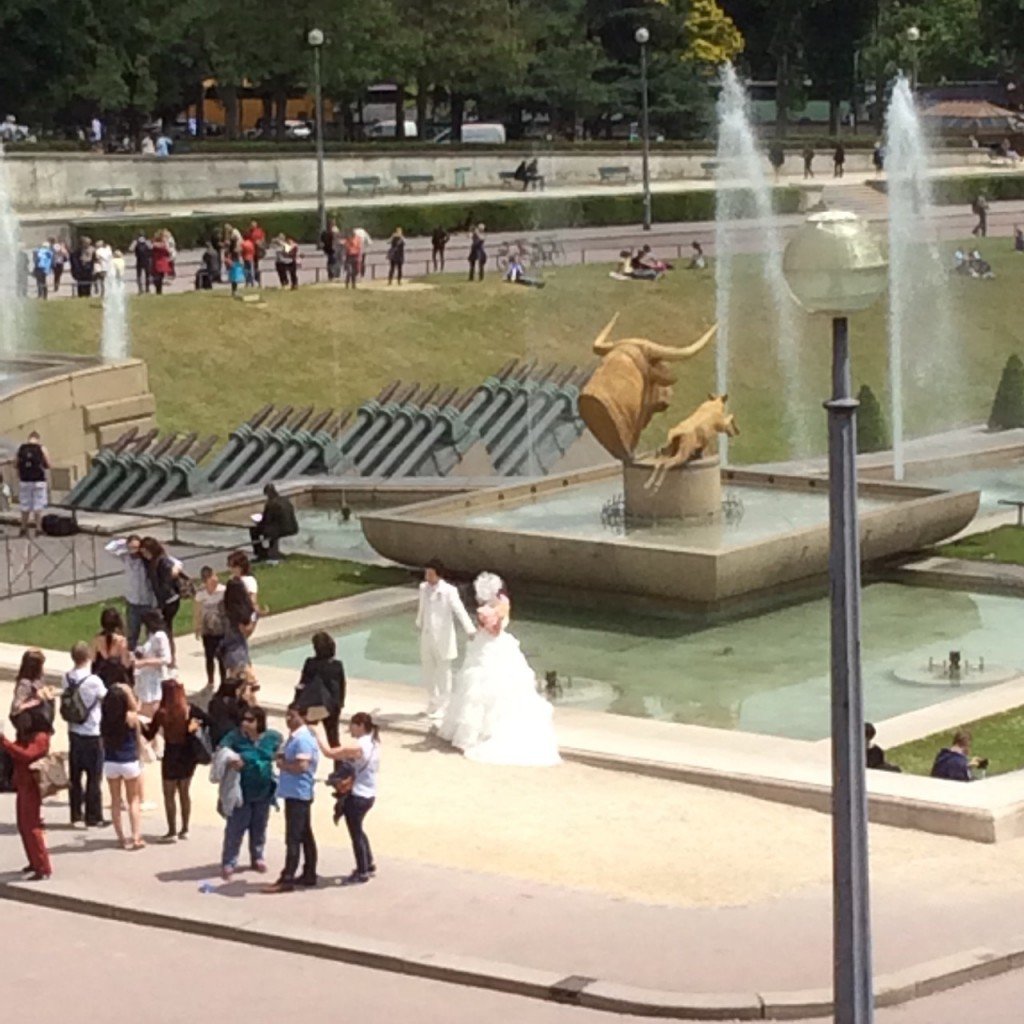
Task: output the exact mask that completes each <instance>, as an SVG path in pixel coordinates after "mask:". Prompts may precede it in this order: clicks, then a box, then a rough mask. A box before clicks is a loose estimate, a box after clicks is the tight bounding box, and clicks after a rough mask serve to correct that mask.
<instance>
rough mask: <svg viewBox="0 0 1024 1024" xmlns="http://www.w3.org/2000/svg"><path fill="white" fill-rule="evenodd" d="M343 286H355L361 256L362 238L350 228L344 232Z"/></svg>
mask: <svg viewBox="0 0 1024 1024" xmlns="http://www.w3.org/2000/svg"><path fill="white" fill-rule="evenodd" d="M344 245H345V287H346V288H355V286H356V281H357V280H358V278H359V270H360V266H361V264H362V258H363V240H362V239H361V238H360V237H359V236H358V235H357V234H356V233H355V232H354V231H353V230H352V229H351V228H350V229H349V230H348V231H346V232H345V243H344Z"/></svg>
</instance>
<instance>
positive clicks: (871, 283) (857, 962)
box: [783, 210, 886, 1024]
mask: <svg viewBox="0 0 1024 1024" xmlns="http://www.w3.org/2000/svg"><path fill="white" fill-rule="evenodd" d="M783 271H784V273H785V276H786V281H787V283H788V285H789V288H790V291H791V292H792V294H793V297H794V298H795V299H796V301H797V302H798V303H799V304H800V305H801V306H803V308H804V309H806V310H807V311H808V312H810V313H824V314H827V315H829V316H830V317H831V318H832V397H831V399H830V400H829V401H827V402H826V403H825V408H826V409H827V410H828V461H829V534H830V547H829V590H830V596H831V646H832V673H831V681H832V688H831V689H832V893H833V896H832V915H833V916H832V922H833V923H832V933H833V951H832V959H833V1003H834V1008H835V1010H834V1020H835V1022H836V1024H871V1021H872V1019H873V1013H874V998H873V994H872V981H871V917H870V904H869V898H868V807H867V790H866V780H865V755H864V709H863V695H862V689H861V674H860V538H859V530H858V525H857V465H856V427H857V420H856V413H857V404H858V403H857V401H856V400H855V399H854V398H853V396H852V394H851V385H850V349H849V329H848V328H849V324H848V320H847V317H848V315H849V314H851V313H855V312H859V311H860V310H863V309H867V308H868V307H869V306H871V305H872V304H873V303H874V302H875V300H876V299H877V298H878V297H879V295H881V293H882V292H883V291H884V289H885V284H886V261H885V257H884V256H883V255H882V252H881V249H880V248H879V246H878V243H877V242H876V241H875V240H874V238H873V237H872V236H871V234H870V231H869V229H868V227H867V225H866V224H865V223H864V221H862V220H861V219H860V218H859V217H857V216H856V215H855V214H852V213H846V212H843V211H840V210H830V211H827V212H825V213H820V214H815V215H813V216H812V217H810V218H809V219H808V221H807V223H806V225H805V226H804V227H803V228H802V229H801V230H800V231H799V232H798V233H797V234H796V235H795V236H794V237H793V239H792V240H791V241H790V243H789V245H788V246H787V247H786V252H785V256H784V257H783Z"/></svg>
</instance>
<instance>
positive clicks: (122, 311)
mask: <svg viewBox="0 0 1024 1024" xmlns="http://www.w3.org/2000/svg"><path fill="white" fill-rule="evenodd" d="M100 355H101V356H102V358H103V361H104V362H107V363H116V362H121V361H123V360H125V359H127V358H128V307H127V303H126V301H125V290H124V261H123V260H121V259H117V260H115V261H114V268H113V269H112V270H111V272H110V273H109V274H107V279H106V282H105V287H104V293H103V333H102V335H101V336H100Z"/></svg>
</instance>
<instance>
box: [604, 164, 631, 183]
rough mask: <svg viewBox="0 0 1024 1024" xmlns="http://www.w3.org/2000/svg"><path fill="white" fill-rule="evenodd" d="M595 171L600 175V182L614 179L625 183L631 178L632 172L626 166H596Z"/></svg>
mask: <svg viewBox="0 0 1024 1024" xmlns="http://www.w3.org/2000/svg"><path fill="white" fill-rule="evenodd" d="M597 173H598V174H599V175H600V176H601V182H602V184H604V183H605V182H609V181H615V180H616V179H621V180H622V181H623V182H627V183H628V182H630V181H632V180H633V172H632V171H631V170H630V169H629V168H628V167H598V169H597Z"/></svg>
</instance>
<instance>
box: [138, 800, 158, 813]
mask: <svg viewBox="0 0 1024 1024" xmlns="http://www.w3.org/2000/svg"><path fill="white" fill-rule="evenodd" d="M139 810H140V811H155V810H156V804H155V803H153V801H152V800H147V801H146V802H145V803H142V804H139Z"/></svg>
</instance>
